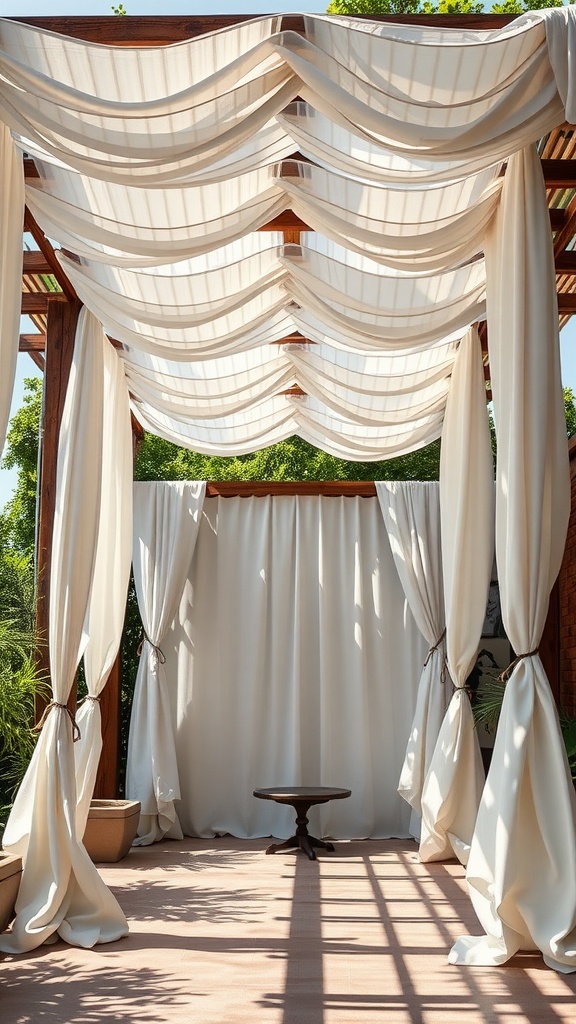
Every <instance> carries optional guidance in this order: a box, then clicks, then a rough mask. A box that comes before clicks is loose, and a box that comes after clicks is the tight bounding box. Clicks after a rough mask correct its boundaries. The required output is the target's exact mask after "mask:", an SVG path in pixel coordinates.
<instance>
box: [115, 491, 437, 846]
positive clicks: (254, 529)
mask: <svg viewBox="0 0 576 1024" xmlns="http://www.w3.org/2000/svg"><path fill="white" fill-rule="evenodd" d="M164 650H165V654H166V659H167V661H166V668H167V670H168V671H169V672H170V677H171V680H172V681H173V682H174V683H175V682H176V679H177V684H178V685H177V687H176V686H175V685H174V686H172V685H171V687H170V698H171V703H172V715H173V722H174V730H175V736H176V749H177V754H178V768H179V774H180V782H181V787H182V796H181V800H180V803H179V804H178V807H177V809H178V816H179V819H180V822H181V825H182V829H183V831H184V832H185V833H186V834H187V835H200V836H206V837H208V836H213V835H214V833H223V832H229V833H230V834H232V835H236V836H240V837H242V838H250V837H256V836H268V835H270V834H272V835H275V836H278V837H279V838H283V839H285V838H286V837H287V836H289V835H292V834H293V832H294V813H293V811H292V810H291V809H290V808H286V807H284V808H281V807H277V806H276V805H274V804H272V803H270V802H269V801H262V800H256V799H254V797H253V795H252V793H253V790H254V789H256V788H259V787H266V786H294V785H301V786H302V785H325V786H345V787H348V788H350V789H351V790H352V797H351V798H350V799H349V800H338V801H334V802H333V803H331V804H329V805H326V807H323V808H322V809H321V810H320V809H318V808H313V809H312V813H311V816H310V817H311V822H310V831H311V832H312V833H313V834H318V832H316V833H315V832H314V830H315V829H319V830H320V833H321V834H323V835H332V836H333V837H335V838H342V839H345V838H359V837H367V836H373V837H374V838H376V837H384V836H388V837H390V836H408V835H409V821H410V808H409V806H408V805H407V804H406V802H405V801H404V800H402V799H401V797H400V796H399V795H398V792H397V781H398V775H399V772H400V768H401V765H402V760H403V757H404V750H405V748H406V738H407V736H408V731H409V729H410V723H411V721H412V717H413V714H414V704H415V698H416V687H417V682H418V675H419V670H420V667H421V665H422V661H423V659H424V655H425V651H426V645H425V642H424V640H423V638H422V636H421V634H420V632H419V630H418V628H417V626H416V624H415V622H414V619H413V616H412V614H411V612H410V609H409V608H408V606H407V602H406V599H405V596H404V594H403V592H402V587H401V584H400V581H399V579H398V574H397V572H396V568H395V566H394V562H393V559H392V554H391V551H390V545H389V544H388V541H387V539H386V531H385V527H384V523H383V520H382V515H381V512H380V508H379V506H378V502H377V500H376V498H375V497H374V498H359V497H334V498H332V497H319V496H312V495H305V496H298V495H290V496H288V495H286V496H266V497H254V498H240V497H238V498H222V497H220V498H207V499H206V501H205V503H204V512H203V517H202V524H201V527H200V533H199V537H198V543H197V546H196V551H195V554H194V559H193V561H192V564H191V566H190V575H189V578H188V580H187V583H186V586H185V589H184V593H183V595H182V601H181V603H180V607H179V610H178V615H177V617H176V620H175V622H174V624H173V626H172V629H171V631H170V632H169V634H168V635H167V637H166V640H165V645H164ZM134 738H135V739H136V736H134Z"/></svg>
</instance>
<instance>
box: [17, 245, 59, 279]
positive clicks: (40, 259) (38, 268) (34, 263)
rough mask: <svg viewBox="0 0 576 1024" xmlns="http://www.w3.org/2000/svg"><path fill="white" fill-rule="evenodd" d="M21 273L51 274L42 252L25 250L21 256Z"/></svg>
mask: <svg viewBox="0 0 576 1024" xmlns="http://www.w3.org/2000/svg"><path fill="white" fill-rule="evenodd" d="M22 271H23V273H24V274H52V273H53V271H52V267H51V266H50V264H49V262H48V260H47V259H46V257H45V255H44V253H43V252H39V251H37V250H35V249H34V250H30V249H25V250H24V252H23V254H22Z"/></svg>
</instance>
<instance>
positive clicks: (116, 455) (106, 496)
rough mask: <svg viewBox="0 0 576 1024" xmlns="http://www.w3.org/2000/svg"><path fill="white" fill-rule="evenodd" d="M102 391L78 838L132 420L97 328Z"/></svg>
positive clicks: (127, 551) (120, 378)
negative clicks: (102, 378)
mask: <svg viewBox="0 0 576 1024" xmlns="http://www.w3.org/2000/svg"><path fill="white" fill-rule="evenodd" d="M101 344H102V346H103V363H104V365H103V372H104V395H103V417H102V428H103V437H102V484H101V490H100V509H99V521H98V538H97V543H96V560H95V563H94V574H93V577H92V586H91V589H90V598H89V602H88V608H87V611H86V622H85V624H84V629H85V632H86V634H87V635H88V637H89V639H88V643H87V645H86V648H85V650H84V668H85V675H86V686H87V688H88V696H87V698H86V699H85V700H84V701H83V702H82V703H81V704H80V706H79V708H78V712H77V715H76V722H77V724H78V728H79V729H80V737H79V739H78V741H77V743H75V745H74V758H75V763H76V792H77V800H78V806H77V810H76V829H77V834H78V838H79V839H82V836H83V835H84V829H85V827H86V820H87V817H88V811H89V809H90V800H91V799H92V794H93V792H94V784H95V782H96V773H97V770H98V762H99V760H100V754H101V751H102V733H101V716H100V704H99V700H98V697H99V694H100V693H101V692H102V690H103V689H104V686H105V685H106V682H107V680H108V676H109V675H110V671H111V669H112V666H113V664H114V661H115V659H116V656H117V654H118V649H119V647H120V640H121V638H122V629H123V626H124V617H125V613H126V595H127V592H128V581H129V579H130V564H131V561H132V476H133V474H132V425H131V422H130V401H129V395H128V388H127V386H126V380H125V378H124V371H123V368H122V363H121V361H120V359H119V358H118V355H117V353H116V351H115V349H113V348H112V345H110V343H109V341H108V339H107V338H106V337H105V336H104V334H103V332H102V337H101Z"/></svg>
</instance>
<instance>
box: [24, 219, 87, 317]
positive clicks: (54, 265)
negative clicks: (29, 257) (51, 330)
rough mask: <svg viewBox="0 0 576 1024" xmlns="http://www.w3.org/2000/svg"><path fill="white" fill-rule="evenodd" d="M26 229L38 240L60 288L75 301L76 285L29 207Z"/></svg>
mask: <svg viewBox="0 0 576 1024" xmlns="http://www.w3.org/2000/svg"><path fill="white" fill-rule="evenodd" d="M24 230H25V231H29V232H30V234H31V235H32V237H33V239H34V241H35V242H36V245H37V246H38V248H39V249H40V252H41V253H42V255H43V256H44V258H45V260H46V262H47V264H48V266H49V267H50V271H49V272H50V273H51V274H53V275H54V277H55V278H56V280H57V282H58V284H59V285H60V288H61V289H62V291H63V293H64V295H65V296H66V298H67V299H68V301H69V302H74V301H75V300H76V299H77V298H78V296H77V295H76V292H75V290H74V286H73V285H72V283H71V282H70V281H69V280H68V278H67V276H66V274H65V273H64V271H63V270H62V267H61V266H60V263H59V262H58V257H57V256H56V253H55V251H54V248H53V246H52V245H51V244H50V242H49V241H48V239H47V238H46V235H45V234H44V232H43V231H42V228H41V227H40V225H39V224H38V223H37V222H36V220H35V219H34V217H33V216H32V214H31V213H30V210H29V209H28V208H26V212H25V214H24ZM35 312H36V311H35Z"/></svg>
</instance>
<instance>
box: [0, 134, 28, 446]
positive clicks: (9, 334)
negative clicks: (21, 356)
mask: <svg viewBox="0 0 576 1024" xmlns="http://www.w3.org/2000/svg"><path fill="white" fill-rule="evenodd" d="M0 176H1V180H2V190H1V195H0V267H1V268H2V273H1V274H0V317H1V319H0V367H1V368H2V372H1V373H0V454H1V453H2V450H3V448H4V441H5V440H6V430H7V428H8V418H9V416H10V404H11V402H12V391H13V389H14V375H15V373H16V357H17V355H18V340H19V336H20V303H21V298H20V296H21V293H22V223H23V221H24V167H23V163H22V155H21V153H19V152H18V150H17V149H16V147H15V145H14V142H13V140H12V136H11V135H10V132H9V130H8V128H6V126H5V125H3V124H0Z"/></svg>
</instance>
